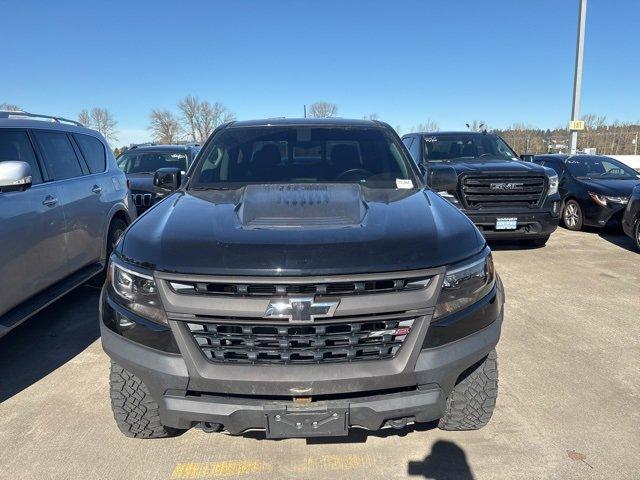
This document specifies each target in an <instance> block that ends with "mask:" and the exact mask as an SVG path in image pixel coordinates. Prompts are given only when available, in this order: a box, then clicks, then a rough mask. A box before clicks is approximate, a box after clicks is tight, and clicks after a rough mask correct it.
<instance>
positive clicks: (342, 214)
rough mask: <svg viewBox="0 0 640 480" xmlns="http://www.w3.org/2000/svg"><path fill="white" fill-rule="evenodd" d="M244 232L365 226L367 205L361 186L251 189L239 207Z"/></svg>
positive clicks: (298, 185)
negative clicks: (250, 230) (255, 229)
mask: <svg viewBox="0 0 640 480" xmlns="http://www.w3.org/2000/svg"><path fill="white" fill-rule="evenodd" d="M236 211H237V214H238V219H239V220H240V224H241V225H242V226H243V227H245V228H260V229H274V228H282V229H291V228H301V227H303V228H344V227H352V226H357V225H360V224H362V221H363V220H364V217H365V215H366V213H367V204H366V203H365V201H364V199H363V195H362V190H361V188H360V186H359V185H353V184H291V185H248V186H246V187H245V189H244V192H243V194H242V198H241V199H240V203H238V205H237V206H236Z"/></svg>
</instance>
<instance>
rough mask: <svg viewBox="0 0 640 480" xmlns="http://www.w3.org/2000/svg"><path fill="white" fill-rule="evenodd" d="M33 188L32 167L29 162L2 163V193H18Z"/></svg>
mask: <svg viewBox="0 0 640 480" xmlns="http://www.w3.org/2000/svg"><path fill="white" fill-rule="evenodd" d="M30 186H31V166H29V164H28V163H27V162H13V161H8V162H0V191H1V192H16V191H20V192H21V191H23V190H26V189H27V188H29V187H30Z"/></svg>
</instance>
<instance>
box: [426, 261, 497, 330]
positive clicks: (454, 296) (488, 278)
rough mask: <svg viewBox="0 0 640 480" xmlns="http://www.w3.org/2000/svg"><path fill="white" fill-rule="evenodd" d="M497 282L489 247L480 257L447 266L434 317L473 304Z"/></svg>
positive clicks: (448, 313)
mask: <svg viewBox="0 0 640 480" xmlns="http://www.w3.org/2000/svg"><path fill="white" fill-rule="evenodd" d="M495 283H496V273H495V269H494V267H493V258H492V257H491V251H490V250H489V249H488V248H487V249H486V250H485V251H484V252H483V253H482V256H481V257H480V258H478V257H476V258H475V259H472V260H469V261H466V262H463V263H459V264H456V265H452V266H451V267H449V268H447V272H446V273H445V277H444V282H443V284H442V291H441V292H440V297H439V298H438V304H437V305H436V309H435V313H434V315H433V318H434V319H436V318H440V317H444V316H446V315H450V314H452V313H454V312H457V311H459V310H462V309H463V308H465V307H468V306H469V305H473V304H474V303H476V302H477V301H478V300H481V299H482V298H484V297H485V296H486V295H487V294H488V293H489V292H491V290H492V289H493V286H494V285H495Z"/></svg>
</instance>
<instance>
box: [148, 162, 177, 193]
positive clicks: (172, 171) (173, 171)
mask: <svg viewBox="0 0 640 480" xmlns="http://www.w3.org/2000/svg"><path fill="white" fill-rule="evenodd" d="M181 180H182V171H181V170H180V169H179V168H171V167H167V168H159V169H158V170H157V171H156V173H155V175H154V176H153V185H154V186H155V187H156V188H158V189H159V190H161V191H163V192H165V193H168V192H173V191H174V190H177V189H178V187H179V186H180V182H181Z"/></svg>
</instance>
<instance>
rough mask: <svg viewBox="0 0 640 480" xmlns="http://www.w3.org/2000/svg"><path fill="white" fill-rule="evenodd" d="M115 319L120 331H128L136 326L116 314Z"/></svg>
mask: <svg viewBox="0 0 640 480" xmlns="http://www.w3.org/2000/svg"><path fill="white" fill-rule="evenodd" d="M116 318H117V319H118V327H119V328H120V329H122V330H129V329H130V328H132V327H133V326H134V325H135V324H136V323H135V322H132V321H131V320H129V319H128V318H127V317H125V316H124V315H121V314H120V313H118V312H116Z"/></svg>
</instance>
